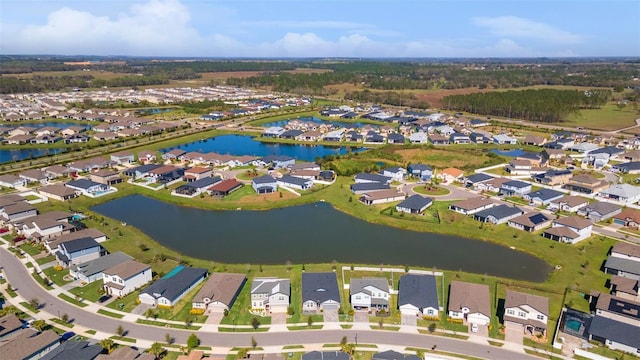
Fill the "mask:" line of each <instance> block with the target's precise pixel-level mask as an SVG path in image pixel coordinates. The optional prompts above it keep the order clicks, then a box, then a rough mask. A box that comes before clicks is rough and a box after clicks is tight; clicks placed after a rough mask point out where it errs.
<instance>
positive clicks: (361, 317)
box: [353, 310, 369, 323]
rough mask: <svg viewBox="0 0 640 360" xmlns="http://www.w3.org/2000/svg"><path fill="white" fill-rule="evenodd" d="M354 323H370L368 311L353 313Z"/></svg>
mask: <svg viewBox="0 0 640 360" xmlns="http://www.w3.org/2000/svg"><path fill="white" fill-rule="evenodd" d="M353 322H354V323H368V322H369V313H368V312H366V311H358V310H356V312H355V313H353Z"/></svg>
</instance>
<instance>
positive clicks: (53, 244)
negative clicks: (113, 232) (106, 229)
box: [49, 228, 105, 250]
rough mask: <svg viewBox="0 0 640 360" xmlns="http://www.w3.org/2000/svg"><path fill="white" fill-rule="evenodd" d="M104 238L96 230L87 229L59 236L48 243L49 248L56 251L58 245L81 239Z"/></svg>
mask: <svg viewBox="0 0 640 360" xmlns="http://www.w3.org/2000/svg"><path fill="white" fill-rule="evenodd" d="M103 236H105V235H104V233H103V232H102V231H100V230H98V229H94V228H88V229H82V230H78V231H74V232H72V233H68V234H63V235H60V236H58V237H56V238H54V239H53V240H51V241H50V242H49V248H51V249H52V250H53V249H56V248H57V247H58V245H60V244H63V243H66V242H68V241H71V240H76V239H82V238H84V237H90V238H92V239H94V240H95V239H97V238H100V237H103Z"/></svg>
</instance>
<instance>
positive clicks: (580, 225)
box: [555, 216, 593, 229]
mask: <svg viewBox="0 0 640 360" xmlns="http://www.w3.org/2000/svg"><path fill="white" fill-rule="evenodd" d="M555 223H556V224H560V225H564V226H568V227H571V228H574V229H584V228H586V227H589V226H591V225H593V224H592V223H591V221H589V220H586V219H583V218H581V217H579V216H567V217H564V218H559V219H556V221H555Z"/></svg>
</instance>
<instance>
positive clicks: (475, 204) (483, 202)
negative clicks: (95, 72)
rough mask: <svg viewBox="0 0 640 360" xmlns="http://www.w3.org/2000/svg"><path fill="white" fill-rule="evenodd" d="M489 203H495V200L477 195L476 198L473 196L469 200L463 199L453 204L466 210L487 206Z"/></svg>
mask: <svg viewBox="0 0 640 360" xmlns="http://www.w3.org/2000/svg"><path fill="white" fill-rule="evenodd" d="M489 204H493V201H492V200H491V199H489V198H483V197H476V198H471V199H467V200H461V201H458V202H456V203H453V204H451V205H452V206H455V207H457V208H461V209H464V210H473V209H477V208H480V207H485V206H487V205H489Z"/></svg>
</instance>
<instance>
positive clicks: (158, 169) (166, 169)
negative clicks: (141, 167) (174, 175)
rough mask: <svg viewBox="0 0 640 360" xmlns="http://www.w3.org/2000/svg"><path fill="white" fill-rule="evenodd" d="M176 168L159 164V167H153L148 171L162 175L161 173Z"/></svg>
mask: <svg viewBox="0 0 640 360" xmlns="http://www.w3.org/2000/svg"><path fill="white" fill-rule="evenodd" d="M176 169H177V167H175V166H171V165H164V166H161V167H159V168H157V169H153V170H151V171H149V174H156V175H162V174H165V173H168V172H171V171H174V170H176Z"/></svg>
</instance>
